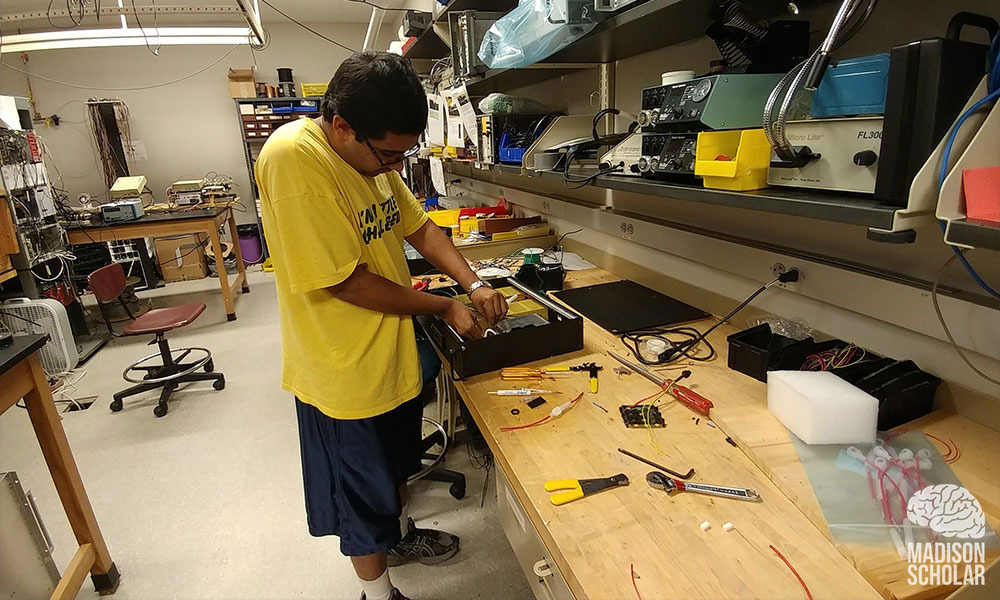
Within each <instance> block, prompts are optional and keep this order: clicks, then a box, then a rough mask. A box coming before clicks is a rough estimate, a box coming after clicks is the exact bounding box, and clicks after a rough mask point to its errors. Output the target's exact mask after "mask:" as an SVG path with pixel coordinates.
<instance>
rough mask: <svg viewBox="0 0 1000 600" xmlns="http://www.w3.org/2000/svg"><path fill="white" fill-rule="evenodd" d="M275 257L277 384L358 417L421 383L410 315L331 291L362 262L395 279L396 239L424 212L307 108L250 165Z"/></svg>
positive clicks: (399, 246) (342, 415) (403, 275)
mask: <svg viewBox="0 0 1000 600" xmlns="http://www.w3.org/2000/svg"><path fill="white" fill-rule="evenodd" d="M254 174H255V176H256V179H257V186H258V188H259V190H260V201H261V211H262V212H261V221H262V222H263V224H264V235H265V237H266V239H267V245H268V249H269V250H270V253H271V260H272V261H273V263H274V276H275V283H276V285H277V289H278V312H279V314H280V320H281V345H282V376H281V383H282V386H283V387H284V388H285V389H286V390H288V391H290V392H292V393H293V394H295V395H296V396H298V397H299V399H300V400H302V401H303V402H306V403H308V404H311V405H313V406H315V407H316V408H318V409H320V410H321V411H323V413H325V414H326V415H329V416H331V417H333V418H337V419H364V418H367V417H372V416H375V415H379V414H382V413H385V412H388V411H390V410H392V409H393V408H395V407H397V406H399V405H400V404H402V403H403V402H405V401H407V400H410V399H411V398H414V397H416V396H417V394H418V393H420V387H421V374H420V363H419V361H418V358H417V348H416V340H415V338H414V333H413V321H412V319H411V317H409V316H405V315H391V314H385V313H381V312H377V311H373V310H368V309H366V308H361V307H359V306H355V305H353V304H350V303H348V302H344V301H343V300H338V299H337V298H334V297H333V295H332V294H331V293H330V291H329V290H328V289H327V288H329V287H330V286H333V285H336V284H338V283H340V282H342V281H344V280H345V279H347V277H348V276H349V275H350V274H351V273H352V272H353V271H354V269H355V267H357V266H358V265H359V264H367V266H368V270H369V271H370V272H372V273H375V274H377V275H381V276H382V277H385V278H386V279H389V280H390V281H394V282H396V283H398V284H400V285H404V286H409V285H410V276H409V271H408V270H407V267H406V258H405V256H404V255H403V238H404V237H405V236H408V235H410V234H412V233H414V232H415V231H417V229H419V228H420V227H421V226H422V225H423V224H424V222H425V221H426V220H427V213H425V212H424V210H423V209H422V208H421V207H420V205H419V204H417V201H416V199H414V197H413V194H412V193H411V192H410V190H408V189H407V188H406V185H405V184H404V183H403V181H402V179H400V177H399V174H398V173H396V172H395V171H392V172H389V173H385V174H382V175H378V176H377V177H366V176H364V175H361V174H360V173H358V172H357V171H355V170H354V168H352V167H351V166H350V165H349V164H347V163H346V162H344V160H343V159H342V158H341V157H340V156H338V155H337V153H336V152H334V150H333V148H331V147H330V145H329V143H328V142H327V140H326V136H325V135H324V134H323V130H322V129H320V127H319V126H318V125H317V124H316V123H314V122H313V121H312V119H299V120H298V121H296V122H294V123H289V124H287V125H284V126H282V127H280V128H278V129H277V130H276V131H275V132H274V133H273V134H272V135H271V137H270V139H268V141H267V143H266V144H264V148H263V149H262V150H261V152H260V157H259V158H258V159H257V164H256V166H255V168H254Z"/></svg>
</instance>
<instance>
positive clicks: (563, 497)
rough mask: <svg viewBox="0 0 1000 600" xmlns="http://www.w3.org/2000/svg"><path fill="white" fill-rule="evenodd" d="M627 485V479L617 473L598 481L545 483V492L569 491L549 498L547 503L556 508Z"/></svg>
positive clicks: (556, 481) (572, 480) (564, 480)
mask: <svg viewBox="0 0 1000 600" xmlns="http://www.w3.org/2000/svg"><path fill="white" fill-rule="evenodd" d="M623 485H628V477H626V476H625V474H624V473H619V474H617V475H614V476H612V477H602V478H600V479H559V480H554V481H546V482H545V491H546V492H555V491H557V490H569V491H566V492H559V493H558V494H552V495H551V496H549V501H550V502H552V504H554V505H556V506H560V505H562V504H566V503H567V502H572V501H573V500H579V499H580V498H583V497H584V496H589V495H591V494H596V493H597V492H600V491H602V490H606V489H608V488H613V487H619V486H623Z"/></svg>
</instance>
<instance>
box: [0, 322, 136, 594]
mask: <svg viewBox="0 0 1000 600" xmlns="http://www.w3.org/2000/svg"><path fill="white" fill-rule="evenodd" d="M48 339H49V337H48V336H47V335H30V336H19V337H15V338H14V341H13V343H11V345H9V346H7V347H6V348H0V413H3V412H4V411H6V410H7V409H8V408H10V407H11V406H13V405H14V404H15V403H16V402H18V401H19V400H21V399H22V398H23V399H24V404H25V407H26V408H27V410H28V417H29V418H30V419H31V426H32V427H33V428H34V430H35V437H37V438H38V445H39V446H40V447H41V449H42V455H43V456H44V457H45V463H46V464H47V465H48V467H49V473H50V474H51V475H52V482H53V483H54V484H55V486H56V491H57V492H58V493H59V500H61V501H62V505H63V508H64V509H65V510H66V517H67V518H68V519H69V524H70V527H71V528H72V529H73V533H74V534H75V535H76V539H77V541H78V543H79V544H80V546H79V548H77V551H76V554H74V555H73V559H72V560H70V562H69V565H68V566H67V567H66V570H65V571H64V572H63V575H62V578H61V579H60V581H59V583H58V585H56V589H55V591H53V592H52V596H51V600H71V599H72V598H76V596H77V593H78V592H79V591H80V586H81V585H82V584H83V581H84V580H85V579H86V578H87V573H88V572H89V573H90V575H91V580H92V581H93V583H94V587H95V588H96V589H97V591H98V592H99V593H100V594H102V595H104V594H113V593H114V592H115V590H116V589H117V588H118V580H119V574H118V568H117V567H116V566H115V563H114V562H113V561H112V560H111V553H110V552H109V551H108V545H107V543H106V542H105V541H104V536H103V535H101V529H100V527H98V525H97V517H96V516H95V515H94V509H93V508H92V507H91V505H90V499H89V498H88V497H87V490H85V489H84V487H83V480H82V479H81V477H80V471H79V469H77V467H76V461H75V460H73V453H72V452H71V451H70V447H69V441H68V440H67V439H66V432H65V431H64V430H63V426H62V422H61V421H60V417H59V412H58V411H57V410H56V405H55V403H54V402H53V401H52V393H51V392H50V391H49V384H48V381H47V379H46V376H45V371H44V370H43V369H42V361H41V358H39V355H38V351H39V349H40V348H41V347H42V346H43V345H44V344H45V343H46V342H47V341H48Z"/></svg>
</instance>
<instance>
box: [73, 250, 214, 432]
mask: <svg viewBox="0 0 1000 600" xmlns="http://www.w3.org/2000/svg"><path fill="white" fill-rule="evenodd" d="M87 282H88V283H89V284H90V289H91V291H92V292H94V296H95V297H96V298H97V306H98V308H100V309H101V316H102V317H103V318H104V324H105V325H107V327H108V331H109V332H110V333H111V335H113V336H115V337H127V336H135V335H149V334H152V335H153V336H154V338H153V340H152V341H151V342H150V343H149V345H153V343H156V345H157V346H159V349H160V351H159V352H155V353H153V354H150V355H148V356H144V357H142V358H140V359H139V360H137V361H135V362H134V363H132V364H131V365H129V366H128V367H127V368H126V369H125V370H124V371H123V372H122V378H123V379H125V381H128V382H131V383H135V384H136V385H134V386H132V387H130V388H128V389H125V390H122V391H120V392H118V393H117V394H115V395H114V400H113V401H112V402H111V405H110V408H111V411H112V412H118V411H120V410H121V409H122V400H123V399H124V398H127V397H129V396H134V395H135V394H141V393H142V392H146V391H149V390H155V389H158V388H162V389H161V391H160V401H159V403H157V405H156V408H154V409H153V414H154V415H156V416H157V417H162V416H163V415H165V414H167V401H169V400H170V396H171V394H173V393H174V390H176V389H177V387H178V386H179V385H180V384H182V383H187V382H190V381H211V382H212V387H214V388H215V389H217V390H221V389H223V388H225V387H226V376H225V375H223V374H222V373H214V372H213V371H214V370H215V364H214V363H213V362H212V353H211V352H209V351H208V349H206V348H197V347H195V348H175V349H171V348H170V345H169V344H168V343H167V338H166V337H165V335H164V334H165V333H166V332H168V331H171V330H173V329H178V328H181V327H184V326H186V325H189V324H191V323H192V322H193V321H194V320H195V319H197V318H198V315H200V314H201V313H203V312H204V311H205V305H204V304H184V305H182V306H171V307H169V308H156V309H153V310H150V311H149V312H147V313H145V314H143V315H141V316H139V317H136V316H135V315H134V314H132V310H131V309H130V308H129V307H128V304H127V303H126V302H125V301H124V300H122V294H123V293H124V292H125V271H124V270H122V266H121V264H119V263H112V264H110V265H108V266H106V267H101V268H100V269H97V270H96V271H94V272H93V273H91V274H90V275H89V276H88V277H87ZM112 302H117V303H118V304H119V305H120V306H121V307H122V308H123V309H125V313H126V314H128V316H129V318H130V319H132V322H131V323H129V324H128V326H126V327H125V329H123V330H122V331H121V333H118V332H116V331H115V330H114V327H113V326H112V324H111V317H110V315H109V314H108V312H107V305H109V304H111V303H112ZM192 353H194V354H195V355H196V356H197V357H198V358H197V359H196V360H186V359H188V356H189V355H190V354H192ZM156 358H159V359H160V361H159V364H155V363H154V364H148V363H151V362H152V361H153V359H156ZM199 369H204V370H205V372H204V373H198V372H197V371H198V370H199ZM140 373H141V374H142V375H141V377H140Z"/></svg>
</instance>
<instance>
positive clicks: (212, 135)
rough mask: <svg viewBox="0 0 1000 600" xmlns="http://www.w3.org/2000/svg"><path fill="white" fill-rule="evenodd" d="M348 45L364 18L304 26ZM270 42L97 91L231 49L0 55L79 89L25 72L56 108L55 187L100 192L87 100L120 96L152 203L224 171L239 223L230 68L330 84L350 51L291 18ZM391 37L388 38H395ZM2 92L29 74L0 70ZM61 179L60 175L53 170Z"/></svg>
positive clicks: (48, 138) (238, 146)
mask: <svg viewBox="0 0 1000 600" xmlns="http://www.w3.org/2000/svg"><path fill="white" fill-rule="evenodd" d="M310 26H311V27H313V28H315V29H317V30H319V31H321V32H322V33H323V34H324V35H326V36H328V37H331V38H333V39H335V40H337V41H340V42H342V43H344V44H346V45H347V46H350V47H353V48H360V46H361V44H362V41H363V39H364V35H365V29H366V25H363V24H342V25H333V24H327V25H322V24H318V25H310ZM390 29H392V28H391V26H390V24H389V20H388V19H387V20H386V25H385V26H384V27H383V34H384V35H383V36H382V37H383V38H386V39H385V40H384V42H383V43H382V44H381V45H380V46H379V47H387V46H388V38H387V36H388V34H389V33H390ZM268 31H269V32H270V33H271V43H270V46H269V47H268V48H267V49H265V50H263V51H260V52H254V53H253V54H251V51H250V49H249V47H247V46H240V47H238V48H236V50H235V51H233V52H232V53H231V54H229V55H228V56H227V57H226V58H225V59H223V60H222V61H221V62H219V64H217V65H215V66H213V67H211V68H209V69H207V70H206V71H204V72H203V73H201V74H199V75H197V76H195V77H192V78H190V79H186V80H184V81H180V82H177V83H174V84H172V85H168V86H163V87H157V88H154V89H149V90H139V91H106V90H100V89H95V88H101V87H107V88H120V87H137V86H143V85H149V84H155V83H161V82H167V81H171V80H174V79H178V78H181V77H184V76H186V75H189V74H191V73H193V72H195V71H197V70H199V69H201V68H203V67H205V66H206V65H209V64H211V63H213V62H215V61H216V60H217V59H218V58H219V57H220V56H222V55H223V54H225V53H226V52H227V51H229V49H230V48H231V47H229V46H164V47H163V48H162V49H161V50H160V53H159V56H153V55H152V54H151V53H150V52H149V51H148V50H147V49H146V48H145V47H141V46H139V47H125V48H93V49H79V50H47V51H40V52H32V53H30V54H28V63H27V65H26V66H25V65H24V64H23V63H22V62H21V60H20V57H19V56H14V55H10V54H6V55H4V56H3V62H4V63H7V64H12V65H14V66H17V67H18V68H22V69H24V70H27V71H30V72H31V73H33V74H36V75H39V76H43V77H46V78H48V79H54V80H57V81H61V82H68V83H74V84H78V85H83V86H94V87H93V88H89V89H76V88H72V87H66V86H64V85H59V84H55V83H50V82H47V81H43V80H41V79H39V78H38V77H30V82H31V91H32V92H33V93H34V98H35V102H36V106H37V107H38V110H39V111H40V112H41V114H42V115H45V116H49V115H52V114H58V115H59V116H60V117H62V118H63V121H62V124H61V125H60V126H59V127H50V128H46V127H45V126H44V125H41V126H38V125H36V127H39V129H38V133H39V134H40V135H41V136H42V138H43V139H44V140H45V142H46V143H47V145H48V147H49V149H50V151H51V153H52V157H53V162H54V164H55V166H56V168H57V169H58V172H59V173H61V174H62V185H61V187H64V188H65V189H67V190H68V191H69V192H70V197H71V198H76V196H77V195H78V194H80V193H82V192H87V193H90V194H94V195H101V194H103V193H104V178H103V175H102V171H101V169H100V166H99V164H98V161H97V158H96V157H97V154H96V150H95V148H94V144H93V142H92V134H91V133H90V126H89V124H88V116H87V112H86V106H85V104H84V102H85V101H86V100H87V99H88V98H92V97H98V98H121V99H122V100H124V101H125V103H126V104H127V105H128V107H129V111H130V115H131V118H130V123H131V129H132V138H133V139H134V140H141V141H142V142H144V143H145V146H146V150H147V152H148V156H149V158H148V160H146V161H136V162H133V163H132V164H130V166H129V169H130V171H131V172H132V174H134V175H139V174H141V175H145V176H146V177H147V178H148V179H149V187H150V189H152V190H153V192H154V194H155V195H156V198H157V200H160V201H162V200H164V194H165V192H164V190H165V189H166V187H167V186H168V185H170V184H171V183H172V182H174V181H176V180H178V179H181V178H183V177H192V176H196V177H200V176H202V175H204V174H205V173H206V172H208V171H217V172H219V173H224V174H227V175H231V176H233V178H234V181H235V182H236V183H237V184H238V187H237V188H236V189H237V191H238V193H239V194H240V195H241V196H242V197H243V198H244V200H245V204H246V205H247V207H248V208H249V209H250V212H248V213H243V214H241V215H240V221H252V220H253V202H252V193H251V190H250V182H249V179H248V175H247V167H246V161H245V159H244V155H243V146H242V141H241V135H240V127H239V122H238V117H237V114H236V107H235V105H234V103H233V101H232V99H231V98H230V95H229V83H228V79H227V77H226V76H227V74H228V71H229V68H230V67H232V68H247V67H250V66H252V65H253V64H254V60H255V57H256V64H257V68H258V80H263V81H267V82H269V83H272V84H273V83H276V82H277V73H276V71H275V69H276V68H278V67H291V68H292V69H294V76H295V82H296V87H298V83H299V82H301V81H306V82H321V81H329V80H330V78H331V77H332V76H333V73H334V71H336V69H337V67H338V66H339V65H340V63H341V62H342V61H343V60H344V59H345V58H346V57H347V56H349V53H348V52H347V51H346V50H343V49H341V48H339V47H337V46H334V45H333V44H331V43H329V42H327V41H325V40H323V39H321V38H318V37H316V36H314V35H313V34H311V33H309V32H307V31H304V30H302V29H300V28H299V27H297V26H295V25H292V24H271V25H268ZM391 37H395V36H394V35H392V36H391ZM0 93H2V94H6V95H27V93H28V89H27V78H26V76H25V75H23V74H22V73H19V72H17V71H14V70H11V69H9V68H6V67H0ZM50 171H51V175H52V177H53V179H55V180H56V182H57V183H59V178H58V174H57V172H56V171H55V170H52V169H50Z"/></svg>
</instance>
